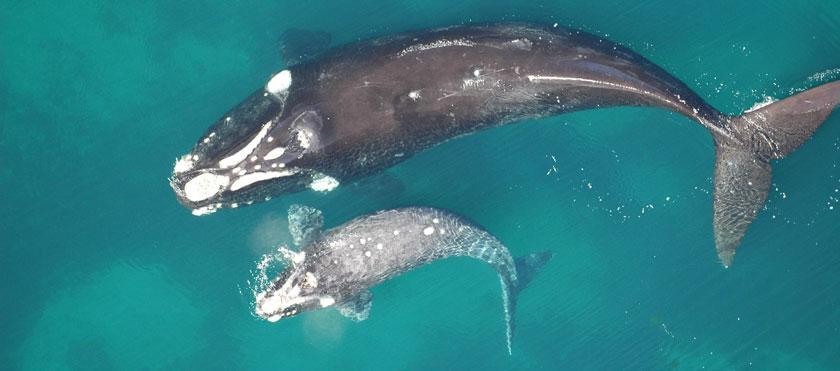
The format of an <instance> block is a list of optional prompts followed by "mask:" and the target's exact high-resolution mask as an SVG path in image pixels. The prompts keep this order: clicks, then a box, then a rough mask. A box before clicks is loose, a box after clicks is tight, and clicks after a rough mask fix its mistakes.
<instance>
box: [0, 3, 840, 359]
mask: <svg viewBox="0 0 840 371" xmlns="http://www.w3.org/2000/svg"><path fill="white" fill-rule="evenodd" d="M702 3H703V4H699V3H697V2H688V1H679V2H674V1H646V2H635V3H632V2H626V1H604V2H595V3H593V2H588V1H587V2H584V1H579V2H561V1H557V2H527V3H524V2H523V4H518V5H517V4H512V3H509V2H502V1H492V2H491V1H459V2H450V1H391V2H387V4H385V2H375V1H362V2H338V1H334V2H317V3H316V2H252V1H238V2H230V3H228V4H220V3H209V4H208V3H204V2H195V1H180V2H168V1H167V2H164V1H160V2H146V3H142V4H141V3H131V4H121V5H117V4H116V3H110V2H109V3H103V4H94V3H93V2H67V1H58V2H41V3H36V2H21V1H6V2H3V3H0V45H2V48H0V56H2V58H0V189H2V193H0V203H2V205H3V207H2V209H0V210H2V211H0V225H1V226H2V227H0V228H2V229H0V244H2V248H1V249H0V263H2V280H0V290H2V291H0V293H2V297H3V301H2V303H3V305H2V309H0V314H1V315H2V318H3V320H2V321H0V368H3V369H7V368H8V369H114V368H116V369H173V368H174V369H198V368H205V369H292V370H303V369H347V370H357V369H358V370H362V369H364V370H373V369H383V370H395V369H417V370H421V369H422V370H427V369H522V370H524V369H645V370H648V369H686V370H693V369H701V368H705V369H757V370H766V369H785V370H793V369H802V370H812V369H817V370H819V369H837V368H840V342H838V341H837V339H838V337H840V268H838V265H840V250H838V243H837V241H838V238H840V229H838V225H840V191H838V188H840V168H838V166H840V114H835V115H834V116H832V117H831V118H830V119H829V120H828V121H827V122H826V123H825V124H824V125H823V127H822V128H821V129H820V130H819V131H818V132H817V133H816V135H815V136H814V137H813V139H812V140H811V141H809V142H808V143H806V145H805V146H803V147H802V148H801V149H800V150H798V151H797V152H795V153H794V154H792V155H791V156H790V157H789V158H787V159H785V160H782V161H779V162H777V163H776V165H775V167H774V169H775V172H774V178H773V179H774V186H773V187H772V188H771V194H770V196H769V202H768V204H767V208H766V209H765V210H764V211H762V212H761V214H760V215H759V216H758V219H757V220H756V221H755V223H754V224H753V226H752V227H751V229H750V230H749V232H748V234H747V236H746V238H745V240H744V242H743V245H742V246H741V248H740V250H739V253H738V256H737V258H736V260H735V263H734V266H733V267H732V268H731V269H728V270H724V269H723V268H722V267H721V265H720V264H719V263H718V261H717V258H716V256H715V251H714V242H713V238H712V225H711V214H712V203H711V194H710V189H711V176H712V171H713V161H714V148H713V143H712V140H711V137H710V136H709V135H708V133H706V132H705V130H704V129H702V128H701V127H700V126H699V125H696V124H694V123H692V122H690V121H689V120H687V119H685V118H682V117H680V116H677V115H675V114H671V113H667V112H664V111H661V110H656V109H640V108H619V109H608V110H597V111H588V112H580V113H575V114H569V115H565V116H560V117H553V118H547V119H542V120H537V121H528V122H523V123H521V124H519V125H511V126H507V127H502V128H498V129H493V130H490V131H486V132H482V133H479V134H476V135H472V136H469V137H464V138H460V139H457V140H454V141H450V142H447V143H445V144H443V145H440V146H438V147H435V148H433V149H431V150H429V151H426V152H424V153H422V154H420V155H419V156H416V157H415V158H412V159H410V160H408V161H406V162H404V163H402V164H400V165H398V166H396V167H394V168H392V169H390V170H389V171H387V172H386V174H385V175H383V176H379V177H375V178H373V179H370V180H368V181H366V182H362V183H359V184H357V185H347V186H344V187H340V188H339V189H338V190H336V191H335V192H333V193H330V194H326V195H321V194H314V193H301V194H296V195H292V196H288V197H283V198H279V199H275V200H272V201H271V202H268V203H263V204H260V205H255V206H252V207H247V208H242V209H237V210H234V211H230V210H225V211H221V212H218V213H216V214H213V215H210V216H207V217H201V218H197V217H194V216H192V215H190V213H189V212H188V211H187V210H186V209H184V208H182V207H181V206H180V205H179V204H178V203H177V202H176V201H175V198H174V196H173V194H172V191H171V190H170V188H169V186H168V184H167V180H166V178H167V177H168V176H169V175H170V173H171V170H172V164H173V162H174V160H175V157H176V156H178V155H180V154H181V153H183V152H185V151H187V150H188V149H189V148H190V147H191V146H192V144H193V142H194V141H195V139H196V138H198V136H199V135H200V134H201V133H203V131H204V130H205V129H206V128H207V127H208V126H209V125H210V123H211V122H212V121H213V120H215V119H216V118H218V117H219V116H220V115H221V114H222V113H223V112H224V111H225V110H227V109H228V108H229V107H231V106H232V105H234V104H236V103H238V101H239V100H241V99H242V98H244V97H245V96H246V95H247V94H248V93H250V92H251V91H253V89H255V88H256V87H258V86H261V85H262V84H263V83H264V82H265V80H266V78H267V77H268V76H270V74H271V73H272V72H275V71H277V70H279V69H281V68H282V63H281V62H280V60H279V57H278V51H277V39H278V37H279V35H280V34H281V33H282V32H283V31H284V30H286V29H289V28H293V27H294V28H305V29H312V30H322V31H328V32H330V33H331V34H332V35H333V41H334V42H335V43H344V42H348V41H352V40H355V39H358V38H366V37H370V36H374V35H382V34H388V33H393V32H398V31H402V30H408V29H416V28H427V27H433V26H442V25H450V24H456V23H463V22H471V21H472V22H478V21H492V20H529V21H539V22H544V23H549V24H552V23H555V22H557V23H560V24H561V25H565V26H571V27H576V28H580V29H583V30H587V31H590V32H593V33H596V34H598V35H601V36H605V37H608V38H610V39H612V40H614V41H617V42H620V43H622V44H624V45H627V46H629V47H631V48H633V49H634V50H636V51H638V52H639V53H640V54H642V55H644V56H645V57H648V58H649V59H651V60H653V61H654V62H656V63H658V64H660V65H661V66H663V67H664V68H665V69H667V70H668V71H670V72H671V73H673V74H674V75H676V76H678V77H679V78H681V79H682V80H683V81H685V82H686V83H687V84H688V85H689V86H691V87H693V88H694V89H696V90H697V92H698V93H699V94H700V95H701V96H703V97H705V98H706V99H707V100H708V101H709V102H710V103H711V104H712V105H714V106H715V107H717V108H718V109H720V110H722V111H725V112H730V113H737V112H741V111H743V110H745V109H747V108H749V107H751V106H753V105H754V104H755V103H756V102H760V101H764V100H766V99H767V98H768V97H771V98H783V97H785V96H788V95H790V94H791V92H792V91H793V90H792V89H801V88H804V87H809V86H813V85H816V84H818V83H819V82H825V81H831V80H835V79H838V78H840V70H838V68H840V3H838V2H826V1H823V2H812V1H781V0H773V1H768V2H763V3H761V4H760V5H759V4H748V3H747V2H741V3H737V4H735V3H732V2H729V1H707V2H702ZM292 203H304V204H307V205H311V206H314V207H318V208H320V209H322V210H324V213H325V216H326V223H327V225H328V226H335V225H338V224H340V223H341V222H343V221H345V220H348V219H350V218H352V217H355V216H357V215H360V214H362V213H366V212H371V211H374V210H379V209H383V208H392V207H396V206H407V205H427V206H435V207H442V208H447V209H451V210H454V211H457V212H458V213H461V214H463V215H467V216H469V217H470V218H472V219H473V220H475V221H477V222H479V223H481V224H482V225H484V226H485V227H486V228H487V229H488V230H489V231H491V232H493V233H494V234H495V235H496V236H498V237H499V238H500V239H501V240H502V241H503V242H505V243H506V244H507V246H508V247H509V248H510V250H511V252H512V253H513V254H514V255H521V254H525V253H528V252H533V251H538V250H542V249H550V250H552V251H554V253H555V257H554V259H553V260H552V261H551V262H550V263H549V264H548V265H547V266H546V267H545V268H544V270H543V272H542V273H541V274H540V275H539V276H538V277H537V278H536V279H535V280H534V282H533V283H532V284H531V286H530V288H529V289H528V290H526V291H525V292H524V293H523V294H522V296H521V298H520V302H519V308H518V316H517V323H518V328H517V335H516V338H515V339H514V344H513V355H512V356H508V355H507V352H506V350H505V339H504V325H503V320H502V316H503V314H502V307H501V304H500V289H499V285H498V280H497V278H496V276H495V273H494V272H493V271H492V270H491V269H489V268H488V267H487V266H486V265H483V264H481V263H478V262H476V261H472V260H469V259H451V260H447V261H443V262H439V263H436V264H433V265H429V266H426V267H423V268H420V269H418V270H416V271H412V272H410V273H408V274H405V275H403V276H400V277H398V278H396V279H394V280H392V281H389V282H386V283H385V284H383V285H381V286H378V287H376V288H374V290H373V293H374V303H373V309H372V312H371V316H370V319H368V320H367V321H364V322H359V323H356V322H351V321H349V320H347V319H345V318H344V317H341V316H340V315H339V314H338V313H337V312H336V311H333V310H325V311H321V312H312V313H307V314H303V315H300V316H297V317H295V318H291V319H288V320H283V321H280V322H278V323H276V324H270V323H267V322H265V321H262V320H259V319H257V318H255V317H254V316H253V315H252V314H251V313H252V308H251V305H252V301H253V297H252V295H251V293H250V286H249V283H248V281H249V280H251V279H252V276H253V270H254V267H255V264H256V262H257V261H258V260H259V259H260V257H261V256H262V254H265V253H269V252H271V251H272V250H273V249H274V248H275V247H276V245H278V244H280V243H288V240H289V234H288V231H287V230H286V222H285V218H286V215H285V211H286V209H287V208H288V206H289V205H290V204H292Z"/></svg>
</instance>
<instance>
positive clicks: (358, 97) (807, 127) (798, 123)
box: [170, 23, 840, 267]
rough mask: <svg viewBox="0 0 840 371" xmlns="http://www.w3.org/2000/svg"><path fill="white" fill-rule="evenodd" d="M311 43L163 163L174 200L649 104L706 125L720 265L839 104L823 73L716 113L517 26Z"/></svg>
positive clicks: (245, 194) (302, 184) (244, 192)
mask: <svg viewBox="0 0 840 371" xmlns="http://www.w3.org/2000/svg"><path fill="white" fill-rule="evenodd" d="M327 40H328V39H327ZM314 54H315V53H313V52H311V51H307V52H306V55H310V56H311V58H310V59H308V60H304V61H302V62H300V63H299V64H296V65H293V66H290V67H289V68H288V69H286V70H283V71H280V72H278V73H277V74H275V75H274V76H272V77H271V78H270V79H269V80H268V82H267V83H266V85H265V86H264V87H263V88H260V89H258V90H257V91H256V92H254V93H253V94H251V95H250V96H249V97H247V98H246V99H245V100H244V101H243V102H242V103H240V104H239V105H238V106H236V107H234V108H233V109H231V110H230V111H229V112H227V113H226V114H225V115H224V116H223V117H222V118H221V119H219V121H218V122H216V123H215V124H214V125H213V126H211V127H210V129H209V130H208V131H207V132H206V133H205V134H204V135H203V136H202V137H201V138H200V139H199V140H198V141H197V143H196V144H195V146H194V147H193V149H192V150H191V151H190V152H189V153H187V154H186V155H184V156H182V157H180V158H179V159H178V160H177V161H176V163H175V167H174V171H173V175H172V177H171V178H170V184H171V186H172V188H173V190H174V191H175V193H176V196H177V198H178V200H179V202H181V203H182V204H183V205H184V206H186V207H187V208H190V209H192V210H193V213H194V214H196V215H201V214H206V213H210V212H213V211H216V210H218V209H220V208H235V207H238V206H241V205H246V204H251V203H253V202H260V201H264V200H268V199H270V198H271V197H273V196H277V195H282V194H287V193H290V192H298V191H301V190H305V189H307V188H310V189H313V190H316V191H329V190H332V189H334V188H335V187H337V186H339V185H340V184H342V183H347V182H349V181H354V180H356V179H360V178H362V177H365V176H368V175H371V174H373V173H376V172H379V171H381V170H383V169H385V168H388V167H390V166H393V165H395V164H397V163H399V162H401V161H403V160H405V159H406V158H408V157H410V156H412V155H413V154H415V153H417V152H419V151H422V150H425V149H427V148H429V147H431V146H433V145H435V144H438V143H441V142H443V141H446V140H448V139H451V138H454V137H457V136H460V135H465V134H469V133H472V132H475V131H478V130H482V129H486V128H490V127H494V126H499V125H503V124H506V123H511V122H516V121H520V120H523V119H526V118H536V117H542V116H549V115H558V114H562V113H566V112H572V111H579V110H585V109H595V108H604V107H615V106H651V107H659V108H664V109H667V110H670V111H673V112H677V113H679V114H681V115H684V116H686V117H688V118H689V119H691V120H693V121H695V122H697V123H698V124H700V125H702V126H703V127H705V128H706V129H708V130H709V132H710V133H711V134H712V136H713V137H714V141H715V144H716V153H717V156H716V164H715V176H714V196H713V199H714V214H713V218H714V220H713V226H714V236H715V244H716V247H717V253H718V256H719V257H720V259H721V261H722V263H723V264H724V265H725V266H727V267H728V266H729V265H730V264H731V261H732V259H733V256H734V255H735V250H736V248H737V246H738V245H739V244H740V242H741V239H742V237H743V236H744V234H745V233H746V231H747V227H748V226H749V224H750V223H751V222H752V220H753V219H754V218H755V216H756V214H757V213H758V211H759V210H760V209H761V208H762V206H763V205H764V201H765V199H766V197H767V193H768V189H769V185H770V179H771V161H772V160H775V159H780V158H783V157H785V156H786V155H788V154H789V153H791V152H792V151H793V150H794V149H796V148H797V147H799V146H800V145H801V144H802V143H803V142H805V141H806V140H807V139H808V138H810V137H811V135H812V133H813V132H814V131H815V130H816V129H817V127H819V125H820V124H821V123H822V122H823V121H825V119H826V118H827V117H828V116H829V114H830V113H831V112H832V111H833V110H834V108H835V107H836V106H837V105H838V103H840V82H837V81H836V82H831V83H827V84H824V85H821V86H818V87H815V88H813V89H810V90H806V91H804V92H802V93H799V94H796V95H794V96H791V97H789V98H786V99H783V100H781V101H778V102H775V103H772V104H770V105H767V106H764V107H761V108H758V109H756V110H753V111H749V112H745V113H743V114H742V115H737V116H730V115H726V114H724V113H721V112H719V111H718V110H716V109H714V108H713V107H711V106H710V105H709V104H707V103H706V102H705V101H704V100H703V99H702V98H701V97H700V96H698V95H697V94H696V93H695V92H694V91H692V90H691V88H689V87H688V86H687V85H686V84H684V83H683V82H681V81H680V80H679V79H677V78H675V77H674V76H672V75H670V74H668V73H667V72H666V71H665V70H663V69H662V68H660V67H658V66H656V65H655V64H653V63H651V62H650V61H648V60H646V59H645V58H644V57H642V56H640V55H639V54H636V53H635V52H633V51H632V50H630V49H628V48H625V47H622V46H620V45H617V44H615V43H612V42H610V41H608V40H604V39H602V38H599V37H596V36H593V35H590V34H587V33H584V32H580V31H574V30H569V29H565V28H562V27H546V26H539V25H530V24H511V23H500V24H486V25H468V26H456V27H449V28H443V29H434V30H425V31H418V32H408V33H402V34H397V35H392V36H387V37H383V38H377V39H372V40H365V41H359V42H355V43H351V44H347V45H344V46H341V47H337V48H334V49H331V50H328V51H326V52H324V53H322V54H320V55H317V56H314Z"/></svg>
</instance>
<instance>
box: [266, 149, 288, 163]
mask: <svg viewBox="0 0 840 371" xmlns="http://www.w3.org/2000/svg"><path fill="white" fill-rule="evenodd" d="M284 153H286V149H285V148H283V147H277V148H274V149H272V150H271V151H268V153H266V154H265V157H264V159H265V160H267V161H270V160H274V159H276V158H278V157H280V156H283V154H284Z"/></svg>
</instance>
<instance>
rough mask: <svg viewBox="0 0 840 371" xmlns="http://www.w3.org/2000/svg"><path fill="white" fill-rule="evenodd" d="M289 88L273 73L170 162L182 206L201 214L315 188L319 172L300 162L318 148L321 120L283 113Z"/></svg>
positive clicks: (306, 111) (288, 81)
mask: <svg viewBox="0 0 840 371" xmlns="http://www.w3.org/2000/svg"><path fill="white" fill-rule="evenodd" d="M292 88H293V87H292V73H291V72H290V71H288V70H284V71H281V72H279V73H277V74H275V75H274V76H273V77H272V78H271V79H269V80H268V82H267V83H266V85H265V87H264V88H262V89H259V90H257V91H256V92H254V93H253V94H251V95H250V96H249V97H248V98H246V99H245V100H244V101H243V102H241V103H240V104H239V105H237V106H236V107H234V108H233V109H231V110H230V111H229V112H227V113H226V114H225V115H224V116H223V117H222V118H220V119H219V120H218V121H217V122H216V123H215V124H214V125H212V126H211V127H210V129H209V130H208V131H207V132H206V133H205V134H204V135H203V136H202V137H201V138H199V140H198V141H197V142H196V144H195V145H194V146H193V149H192V150H191V151H190V152H189V153H187V154H185V155H183V156H181V157H180V158H178V159H177V160H176V161H175V165H174V168H173V171H172V177H171V178H170V179H169V183H170V186H171V187H172V189H173V190H174V191H175V194H176V197H177V198H178V201H179V202H180V203H181V204H182V205H184V206H185V207H187V208H190V209H192V212H193V214H195V215H203V214H207V213H211V212H213V211H216V210H217V209H219V208H235V207H238V206H242V205H248V204H251V203H254V202H259V201H265V200H267V199H269V198H270V197H271V195H276V194H283V193H292V192H298V191H301V190H303V189H305V188H306V187H307V186H310V185H311V184H313V183H315V184H316V185H317V184H318V183H316V181H318V180H319V179H322V178H323V177H324V174H321V173H320V172H317V171H314V170H312V169H309V168H307V167H306V166H304V162H305V161H306V160H307V159H306V158H305V156H306V155H307V154H311V153H314V152H317V150H318V149H319V148H320V145H321V140H320V138H321V135H320V129H321V126H322V121H321V117H320V115H319V114H318V112H317V111H316V110H314V109H312V108H310V107H294V108H293V109H289V105H288V104H287V103H288V101H289V99H290V95H291V89H292ZM320 182H321V183H323V180H320Z"/></svg>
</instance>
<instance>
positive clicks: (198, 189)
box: [184, 173, 230, 202]
mask: <svg viewBox="0 0 840 371" xmlns="http://www.w3.org/2000/svg"><path fill="white" fill-rule="evenodd" d="M229 181H230V178H228V177H226V176H224V175H217V174H213V173H204V174H200V175H199V176H197V177H195V178H192V179H190V181H189V182H187V184H186V185H184V196H186V197H187V199H188V200H190V201H193V202H197V201H202V200H206V199H208V198H210V197H212V196H213V195H215V194H216V193H218V192H219V190H221V189H222V188H224V187H226V186H227V185H228V182H229Z"/></svg>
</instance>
